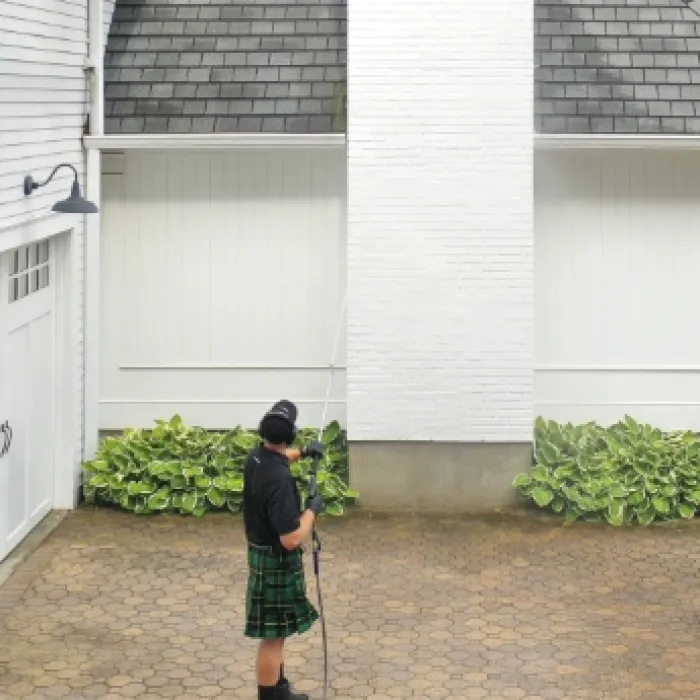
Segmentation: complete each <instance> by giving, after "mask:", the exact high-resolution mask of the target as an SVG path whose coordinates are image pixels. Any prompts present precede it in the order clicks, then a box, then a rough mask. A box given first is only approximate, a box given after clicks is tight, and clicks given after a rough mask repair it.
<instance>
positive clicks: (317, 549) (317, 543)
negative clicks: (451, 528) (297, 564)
mask: <svg viewBox="0 0 700 700" xmlns="http://www.w3.org/2000/svg"><path fill="white" fill-rule="evenodd" d="M347 299H348V292H347V288H346V290H345V294H344V295H343V303H342V305H341V307H340V313H339V314H338V324H337V326H336V329H335V338H334V339H333V350H332V353H331V362H330V364H329V365H328V383H327V385H326V398H325V400H324V402H323V414H322V416H321V426H320V427H319V429H318V439H319V441H320V440H321V438H322V437H323V429H324V428H325V426H326V415H327V413H328V403H329V401H330V397H331V386H332V385H333V369H334V367H335V362H336V358H337V354H338V342H339V341H340V331H341V329H342V327H343V326H342V324H343V317H344V315H345V306H346V304H347ZM318 463H319V459H318V457H316V458H315V459H314V461H313V464H312V467H311V478H310V480H309V496H311V497H312V498H313V497H314V496H315V495H316V491H317V490H318ZM311 540H312V543H313V560H314V575H315V577H316V592H317V594H318V612H319V616H320V618H321V636H322V640H323V700H328V635H327V632H326V616H325V614H324V612H323V595H322V593H321V538H320V537H319V536H318V532H317V531H316V524H315V523H314V527H313V529H312V530H311Z"/></svg>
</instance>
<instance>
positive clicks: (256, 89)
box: [105, 0, 347, 133]
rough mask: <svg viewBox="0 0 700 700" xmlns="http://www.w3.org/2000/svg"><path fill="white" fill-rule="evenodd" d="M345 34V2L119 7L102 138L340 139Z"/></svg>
mask: <svg viewBox="0 0 700 700" xmlns="http://www.w3.org/2000/svg"><path fill="white" fill-rule="evenodd" d="M346 27H347V8H346V0H296V1H295V0H284V1H282V0H117V5H116V8H115V12H114V16H113V20H112V25H111V28H110V33H109V39H108V42H107V48H106V53H105V131H106V132H107V133H212V132H261V131H264V132H286V133H327V132H337V131H343V130H344V128H345V122H344V104H345V84H346V62H347V39H346V37H347V28H346Z"/></svg>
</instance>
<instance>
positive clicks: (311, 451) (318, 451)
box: [301, 440, 323, 459]
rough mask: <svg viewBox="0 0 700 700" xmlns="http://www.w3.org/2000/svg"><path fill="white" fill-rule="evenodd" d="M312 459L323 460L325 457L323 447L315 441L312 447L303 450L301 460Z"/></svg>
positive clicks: (308, 446)
mask: <svg viewBox="0 0 700 700" xmlns="http://www.w3.org/2000/svg"><path fill="white" fill-rule="evenodd" d="M307 457H311V459H315V458H317V457H318V459H321V457H323V445H322V444H321V443H320V442H319V441H318V440H314V441H313V442H312V443H311V444H310V445H307V446H306V447H302V448H301V458H302V459H306V458H307Z"/></svg>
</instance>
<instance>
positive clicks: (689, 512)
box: [678, 503, 695, 519]
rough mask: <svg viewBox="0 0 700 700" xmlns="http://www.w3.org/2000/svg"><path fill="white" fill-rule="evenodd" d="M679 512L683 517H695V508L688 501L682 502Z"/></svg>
mask: <svg viewBox="0 0 700 700" xmlns="http://www.w3.org/2000/svg"><path fill="white" fill-rule="evenodd" d="M678 513H679V514H680V516H681V518H687V519H690V518H694V517H695V508H694V507H693V506H691V505H688V504H687V503H681V504H679V506H678Z"/></svg>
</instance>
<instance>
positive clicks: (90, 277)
mask: <svg viewBox="0 0 700 700" xmlns="http://www.w3.org/2000/svg"><path fill="white" fill-rule="evenodd" d="M88 42H89V43H88V57H89V60H90V65H91V68H92V77H91V89H90V122H89V123H90V130H89V133H90V135H91V136H102V135H103V134H104V70H103V66H104V54H105V46H104V44H105V41H104V0H88ZM86 179H87V182H86V189H87V197H88V199H90V200H91V201H93V202H95V204H97V206H98V207H100V212H101V211H102V197H101V179H102V167H101V157H100V151H99V149H97V148H89V147H88V150H87V177H86ZM101 221H102V214H101V213H100V214H92V215H90V216H86V217H85V227H84V231H85V245H84V251H85V252H84V265H83V271H84V273H83V274H84V284H83V291H84V295H83V304H84V315H83V318H84V327H83V333H84V349H85V350H84V352H85V354H84V357H85V367H84V371H83V459H91V458H93V457H94V455H95V452H96V450H97V445H98V437H99V405H100V386H99V385H100V231H101Z"/></svg>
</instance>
